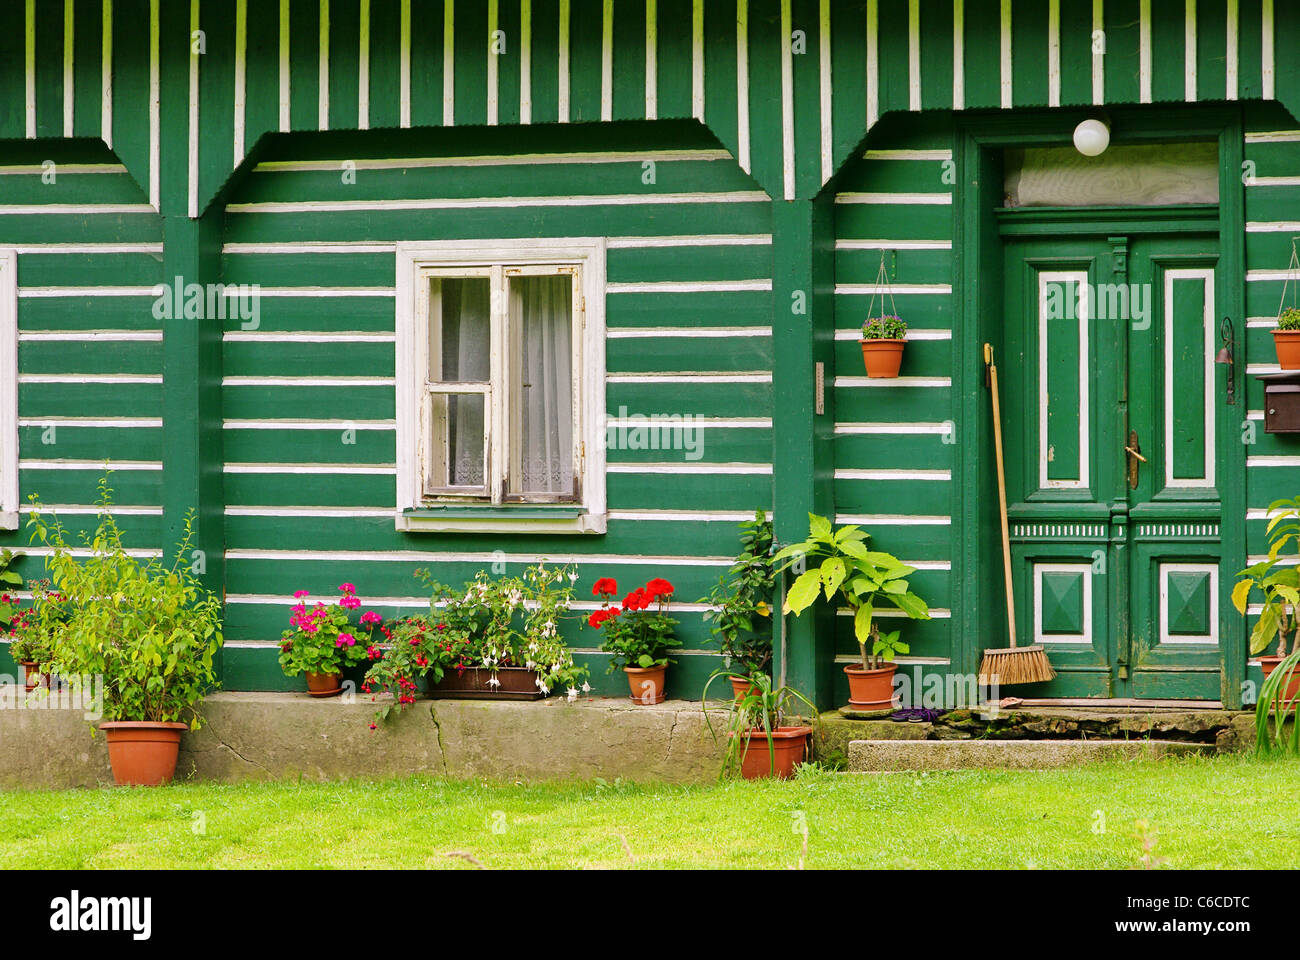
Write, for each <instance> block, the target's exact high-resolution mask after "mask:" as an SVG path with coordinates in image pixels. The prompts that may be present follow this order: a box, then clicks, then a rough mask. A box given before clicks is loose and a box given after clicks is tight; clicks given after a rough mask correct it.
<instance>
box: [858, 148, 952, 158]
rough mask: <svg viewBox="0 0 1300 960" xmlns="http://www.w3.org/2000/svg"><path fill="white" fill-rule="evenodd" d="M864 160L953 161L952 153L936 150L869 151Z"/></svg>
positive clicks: (863, 155)
mask: <svg viewBox="0 0 1300 960" xmlns="http://www.w3.org/2000/svg"><path fill="white" fill-rule="evenodd" d="M862 158H863V159H864V160H951V159H952V151H951V150H943V149H934V150H867V151H866V152H865V153H863V154H862Z"/></svg>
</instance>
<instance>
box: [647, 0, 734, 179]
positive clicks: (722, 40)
mask: <svg viewBox="0 0 1300 960" xmlns="http://www.w3.org/2000/svg"><path fill="white" fill-rule="evenodd" d="M633 8H634V9H635V4H634V5H633ZM736 13H737V2H736V0H713V2H712V3H705V4H704V36H705V37H706V40H707V42H706V43H705V46H704V104H705V114H706V116H707V117H708V121H709V130H710V131H712V132H713V134H714V135H715V136H717V138H718V139H719V140H721V141H722V142H723V143H724V144H727V147H728V149H729V150H731V152H732V153H733V154H735V153H736V150H737V147H736V144H737V142H738V141H737V138H738V137H739V134H740V130H739V127H740V121H739V117H738V116H737V112H736V104H737V89H736V69H737V59H736V50H737V48H736ZM641 44H642V47H643V48H644V46H645V42H644V38H642V41H641ZM664 66H665V67H666V68H667V69H668V70H672V69H673V67H672V65H671V64H665V65H664ZM629 80H631V81H632V82H635V70H633V71H632V72H631V73H630V74H629Z"/></svg>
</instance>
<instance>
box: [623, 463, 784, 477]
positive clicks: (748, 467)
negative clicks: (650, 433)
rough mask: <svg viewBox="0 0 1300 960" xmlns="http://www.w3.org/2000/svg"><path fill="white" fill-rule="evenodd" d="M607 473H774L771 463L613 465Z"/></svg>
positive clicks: (722, 474) (739, 474)
mask: <svg viewBox="0 0 1300 960" xmlns="http://www.w3.org/2000/svg"><path fill="white" fill-rule="evenodd" d="M605 470H606V472H607V473H638V474H641V473H644V474H692V475H694V474H707V475H709V476H713V475H718V476H763V475H769V474H771V472H772V465H771V464H770V463H611V464H608V465H607V466H606V467H605Z"/></svg>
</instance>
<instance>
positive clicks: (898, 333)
mask: <svg viewBox="0 0 1300 960" xmlns="http://www.w3.org/2000/svg"><path fill="white" fill-rule="evenodd" d="M859 343H860V344H861V345H862V362H863V363H864V364H865V365H866V367H867V376H868V377H871V378H873V379H886V380H888V379H893V378H895V377H897V376H898V370H899V368H900V367H901V366H902V365H903V347H904V346H906V344H907V324H906V323H904V322H903V321H902V320H901V319H900V318H899V317H896V316H894V315H893V314H886V315H884V316H881V317H871V318H870V319H868V320H867V322H866V323H864V324H863V325H862V339H861V340H860V341H859Z"/></svg>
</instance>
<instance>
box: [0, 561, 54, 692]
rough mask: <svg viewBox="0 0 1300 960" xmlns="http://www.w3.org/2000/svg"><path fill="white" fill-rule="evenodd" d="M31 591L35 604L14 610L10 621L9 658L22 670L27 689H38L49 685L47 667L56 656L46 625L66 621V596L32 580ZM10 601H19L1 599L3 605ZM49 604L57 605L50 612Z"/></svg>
mask: <svg viewBox="0 0 1300 960" xmlns="http://www.w3.org/2000/svg"><path fill="white" fill-rule="evenodd" d="M31 588H32V605H31V606H30V607H24V608H21V609H16V610H14V611H13V613H12V614H11V615H10V618H9V636H10V640H9V655H10V656H11V657H13V659H14V662H15V663H17V664H18V665H19V666H21V667H22V668H23V677H24V682H25V686H26V688H27V689H28V690H35V689H36V688H37V687H38V686H44V687H48V686H50V673H49V670H48V667H49V663H50V660H52V659H53V657H54V646H53V643H52V642H51V628H50V627H49V626H47V622H48V623H54V622H56V621H61V620H63V619H66V614H65V612H64V608H63V607H62V606H58V605H59V604H61V603H62V602H63V596H62V595H61V594H59V593H57V592H55V591H53V590H51V589H50V581H49V580H36V581H33V582H32V583H31ZM9 601H13V602H16V601H17V598H16V597H11V596H9V595H7V594H6V595H5V596H4V597H3V598H0V602H9ZM48 605H55V606H49V609H47V606H48ZM42 613H44V614H45V616H42Z"/></svg>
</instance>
